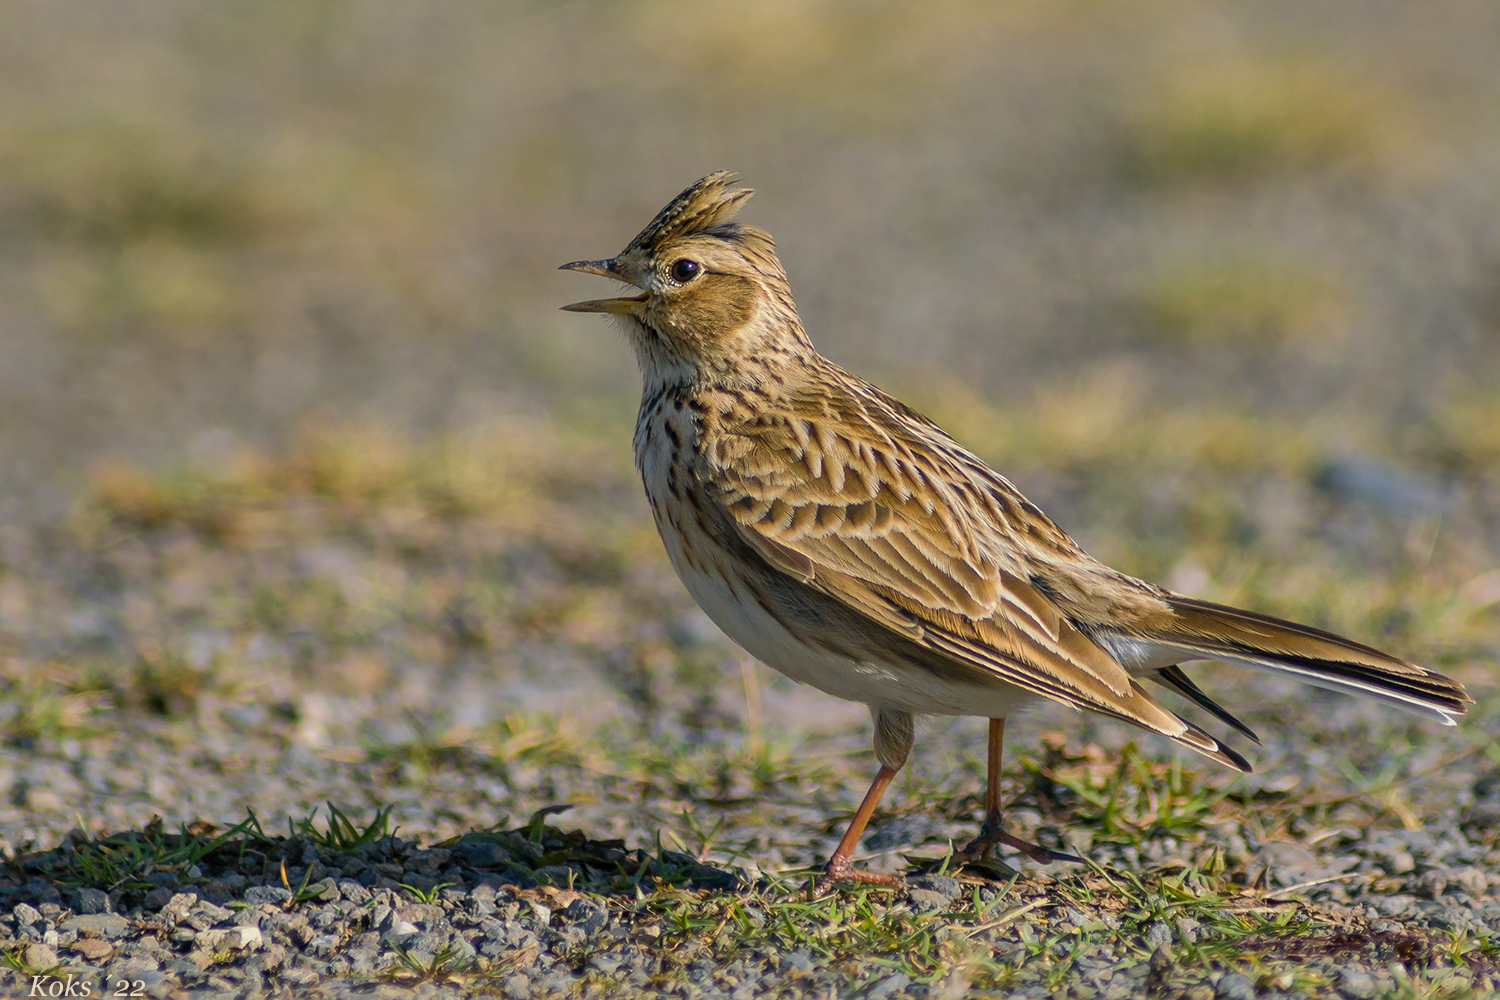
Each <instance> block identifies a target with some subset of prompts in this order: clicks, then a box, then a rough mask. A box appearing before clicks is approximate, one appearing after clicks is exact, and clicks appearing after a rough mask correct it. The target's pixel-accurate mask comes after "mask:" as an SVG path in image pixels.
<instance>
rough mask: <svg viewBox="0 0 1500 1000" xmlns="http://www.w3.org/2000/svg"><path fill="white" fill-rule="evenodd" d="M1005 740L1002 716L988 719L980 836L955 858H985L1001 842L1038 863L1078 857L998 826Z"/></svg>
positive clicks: (956, 859)
mask: <svg viewBox="0 0 1500 1000" xmlns="http://www.w3.org/2000/svg"><path fill="white" fill-rule="evenodd" d="M1004 742H1005V720H1004V719H991V720H990V745H989V772H988V774H987V775H986V776H985V782H984V825H983V826H981V827H980V828H979V836H977V837H975V838H974V839H973V840H972V841H970V842H969V845H968V846H967V847H965V848H964V849H963V850H962V851H960V852H959V853H958V855H957V856H956V857H955V858H954V860H955V861H957V862H959V863H960V864H961V863H963V862H965V861H976V860H978V859H980V858H987V857H989V856H990V855H991V854H993V853H994V851H995V845H996V844H1004V845H1006V846H1007V847H1014V848H1015V849H1016V850H1018V851H1020V852H1021V853H1022V854H1024V855H1026V856H1027V857H1028V858H1030V859H1031V860H1033V861H1035V862H1036V863H1037V864H1039V865H1045V864H1048V863H1049V862H1052V861H1080V860H1082V859H1080V858H1075V857H1074V856H1073V855H1071V854H1063V853H1062V852H1060V851H1049V850H1047V848H1045V847H1038V846H1037V845H1036V844H1029V843H1027V842H1026V841H1024V840H1022V839H1020V838H1019V837H1015V836H1012V835H1011V834H1008V833H1006V832H1005V831H1004V830H1003V829H1001V827H1000V763H1001V760H1002V759H1003V754H1002V752H1001V747H1002V744H1004Z"/></svg>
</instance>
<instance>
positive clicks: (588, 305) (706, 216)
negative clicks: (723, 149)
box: [562, 170, 812, 381]
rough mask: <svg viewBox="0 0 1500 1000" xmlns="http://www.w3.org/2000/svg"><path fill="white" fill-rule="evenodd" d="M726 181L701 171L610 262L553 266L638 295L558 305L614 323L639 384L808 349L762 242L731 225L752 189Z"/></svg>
mask: <svg viewBox="0 0 1500 1000" xmlns="http://www.w3.org/2000/svg"><path fill="white" fill-rule="evenodd" d="M734 181H735V176H734V175H733V174H731V173H729V172H728V171H725V170H720V171H718V172H716V173H712V174H709V175H708V176H707V177H705V178H703V179H702V180H700V181H698V182H697V183H696V184H694V185H692V186H691V187H689V188H688V189H687V190H686V191H684V192H682V193H681V194H679V195H678V196H677V197H676V198H673V199H672V201H671V202H670V203H669V204H668V205H667V207H666V208H663V209H662V210H661V211H660V212H658V213H657V215H656V218H655V219H652V220H651V224H650V225H648V226H647V227H646V228H645V229H643V230H641V232H640V233H639V234H638V235H637V236H636V238H635V239H633V240H631V241H630V245H629V246H627V247H626V248H625V249H624V250H622V251H620V253H619V254H617V255H616V256H614V257H611V258H609V259H608V260H577V261H573V262H572V263H571V264H564V265H563V266H562V269H563V270H565V271H582V272H584V273H585V274H598V275H602V276H603V277H606V278H613V279H615V280H616V281H622V282H625V283H626V284H628V285H631V286H633V287H634V288H636V289H639V293H638V294H635V295H628V296H622V297H620V298H612V299H591V300H590V301H587V302H575V303H573V304H572V305H568V306H563V308H564V309H565V310H567V311H569V312H596V313H606V314H609V315H612V316H617V317H619V318H620V319H621V320H623V322H624V325H625V328H626V330H627V332H628V333H629V335H630V339H631V343H632V346H633V347H634V348H635V352H636V357H637V359H638V360H639V361H640V364H641V370H642V373H643V374H644V375H645V376H646V378H647V380H648V381H653V380H658V379H686V380H693V379H698V378H703V377H712V376H713V375H715V374H719V375H730V374H732V373H733V372H734V371H735V370H736V369H738V368H739V367H740V366H741V363H742V362H743V361H744V360H746V359H749V358H754V357H757V356H763V355H764V354H765V353H766V352H772V353H778V352H780V353H787V352H796V353H799V354H800V353H801V352H802V351H804V350H806V351H811V350H812V348H811V345H810V344H809V343H808V341H807V335H806V334H805V333H804V332H803V330H802V324H801V322H800V321H799V320H798V319H797V311H796V307H795V306H794V305H793V304H792V296H791V291H790V289H789V287H788V285H787V280H786V272H785V271H783V270H782V267H781V262H780V261H779V260H777V259H776V247H775V244H774V243H772V242H771V237H770V236H769V235H768V234H767V233H765V232H763V231H761V230H759V229H756V228H755V227H753V226H746V225H742V224H741V223H738V222H735V221H734V217H735V215H736V214H737V213H738V212H739V210H740V206H741V205H743V204H744V202H745V200H746V199H748V198H749V197H750V195H751V194H753V193H754V192H753V191H752V190H750V189H749V188H733V187H731V186H730V185H731V184H733V183H734Z"/></svg>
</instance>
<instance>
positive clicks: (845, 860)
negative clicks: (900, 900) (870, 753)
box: [812, 764, 902, 899]
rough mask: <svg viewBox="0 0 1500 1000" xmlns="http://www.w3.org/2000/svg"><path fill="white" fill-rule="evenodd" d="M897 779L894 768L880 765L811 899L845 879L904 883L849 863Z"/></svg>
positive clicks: (890, 876)
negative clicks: (895, 778) (888, 788)
mask: <svg viewBox="0 0 1500 1000" xmlns="http://www.w3.org/2000/svg"><path fill="white" fill-rule="evenodd" d="M895 776H896V769H895V768H894V767H886V766H885V765H883V764H882V765H881V767H880V771H879V772H878V773H877V774H876V775H875V780H874V781H873V782H871V783H870V790H869V791H868V792H866V793H865V800H864V801H863V802H861V803H860V804H859V811H858V812H856V813H855V814H854V818H853V819H851V820H850V821H849V828H848V829H847V830H845V831H844V839H843V840H840V841H839V846H838V848H837V849H836V850H835V851H834V852H833V857H831V858H829V859H828V864H826V865H825V866H824V867H823V874H822V875H820V876H818V880H817V881H816V882H814V883H813V888H812V898H814V899H817V898H818V897H819V896H826V895H827V894H828V892H829V890H831V889H832V888H833V883H835V882H838V881H840V880H842V879H853V880H854V881H856V882H873V883H875V884H876V885H889V886H899V885H901V884H902V880H901V877H900V876H899V875H877V874H875V873H874V872H867V871H862V870H860V869H858V868H855V867H854V863H853V862H852V861H850V860H849V859H850V858H851V857H853V856H854V849H855V848H856V847H858V846H859V838H860V837H862V836H863V835H864V832H865V826H866V825H867V824H868V823H869V822H870V814H871V813H873V812H874V811H875V807H876V806H877V805H879V804H880V797H881V796H882V795H884V794H885V790H886V787H887V786H888V785H890V783H891V779H892V778H894V777H895Z"/></svg>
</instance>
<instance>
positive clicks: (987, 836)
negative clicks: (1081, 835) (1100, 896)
mask: <svg viewBox="0 0 1500 1000" xmlns="http://www.w3.org/2000/svg"><path fill="white" fill-rule="evenodd" d="M997 844H1004V845H1005V846H1006V847H1012V848H1015V849H1016V850H1017V851H1020V852H1021V853H1022V854H1024V855H1026V856H1027V857H1028V858H1030V859H1031V860H1032V861H1035V862H1036V863H1037V864H1039V865H1048V864H1051V863H1052V862H1054V861H1072V862H1074V863H1075V864H1081V863H1082V862H1083V859H1082V858H1080V857H1077V856H1075V855H1072V854H1066V853H1064V852H1062V851H1054V850H1051V849H1049V848H1046V847H1042V846H1040V845H1038V844H1032V843H1028V842H1027V841H1024V840H1022V839H1021V838H1020V837H1016V836H1014V835H1012V834H1009V833H1006V832H1005V831H1004V830H1003V829H1001V827H1000V817H998V816H987V817H985V820H984V825H983V826H982V827H980V828H979V836H977V837H975V838H974V839H973V840H971V841H969V843H968V845H967V846H965V847H964V849H963V850H962V851H957V852H955V853H954V855H953V862H952V863H953V864H954V865H964V864H970V863H972V862H975V861H980V860H983V859H985V858H988V857H989V856H990V855H991V854H993V853H994V851H995V845H997Z"/></svg>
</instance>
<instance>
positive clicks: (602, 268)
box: [558, 260, 651, 316]
mask: <svg viewBox="0 0 1500 1000" xmlns="http://www.w3.org/2000/svg"><path fill="white" fill-rule="evenodd" d="M558 270H560V271H581V272H583V273H584V274H597V275H599V276H600V277H602V278H614V279H615V280H616V281H625V280H627V279H626V278H625V277H624V276H622V275H621V274H620V271H619V267H618V265H617V264H616V263H615V261H614V260H575V261H573V262H572V263H571V264H564V265H563V266H562V267H560V268H558ZM650 297H651V293H650V292H642V293H641V294H639V295H631V296H626V297H624V298H618V299H590V300H588V301H587V302H574V303H573V304H572V305H567V306H563V310H564V311H565V312H576V313H614V314H615V315H618V316H632V315H634V314H635V313H636V312H637V311H638V310H639V309H640V308H641V304H642V303H644V302H645V301H646V300H647V299H648V298H650Z"/></svg>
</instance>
